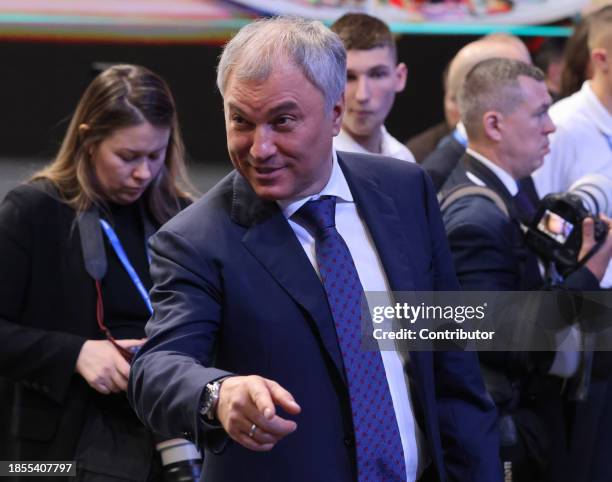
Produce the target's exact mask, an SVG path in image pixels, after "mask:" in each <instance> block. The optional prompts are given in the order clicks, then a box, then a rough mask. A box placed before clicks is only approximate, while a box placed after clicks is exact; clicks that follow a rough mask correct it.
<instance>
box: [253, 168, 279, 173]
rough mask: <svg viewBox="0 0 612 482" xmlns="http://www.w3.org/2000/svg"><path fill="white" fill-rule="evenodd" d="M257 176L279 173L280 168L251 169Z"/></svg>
mask: <svg viewBox="0 0 612 482" xmlns="http://www.w3.org/2000/svg"><path fill="white" fill-rule="evenodd" d="M253 169H254V170H255V172H256V173H257V174H262V175H265V174H271V173H273V172H276V171H279V170H281V169H282V167H253Z"/></svg>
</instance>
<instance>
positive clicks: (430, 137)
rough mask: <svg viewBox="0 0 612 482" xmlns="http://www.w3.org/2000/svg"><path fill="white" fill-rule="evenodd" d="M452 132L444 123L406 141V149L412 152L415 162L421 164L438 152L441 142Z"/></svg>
mask: <svg viewBox="0 0 612 482" xmlns="http://www.w3.org/2000/svg"><path fill="white" fill-rule="evenodd" d="M451 131H452V129H451V128H450V127H449V126H448V124H447V123H446V121H442V122H440V123H438V124H436V125H434V126H431V127H429V128H428V129H426V130H424V131H423V132H419V133H418V134H416V135H414V136H412V137H411V138H410V139H408V140H407V141H406V147H407V148H408V149H409V150H410V152H412V155H413V156H414V159H415V161H416V162H417V163H419V164H421V163H422V162H423V160H424V159H425V158H426V157H427V156H428V155H429V154H431V153H432V152H433V151H435V150H436V147H438V144H439V143H440V141H441V140H442V139H443V138H444V137H446V136H447V135H448V134H449V133H450V132H451Z"/></svg>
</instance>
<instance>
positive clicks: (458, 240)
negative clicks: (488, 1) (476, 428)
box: [443, 58, 612, 482]
mask: <svg viewBox="0 0 612 482" xmlns="http://www.w3.org/2000/svg"><path fill="white" fill-rule="evenodd" d="M544 80H545V77H544V74H543V73H542V72H541V71H540V70H539V69H538V68H536V67H533V66H532V65H529V64H526V63H524V62H520V61H517V60H511V59H502V58H497V59H488V60H484V61H482V62H480V63H478V64H476V66H475V67H473V69H472V70H471V71H470V72H469V73H468V75H467V77H466V80H465V82H464V84H463V86H462V87H461V90H460V93H459V110H460V111H461V119H462V121H463V123H464V125H465V129H466V131H467V137H468V146H467V150H466V154H465V155H464V156H463V158H462V159H461V162H460V163H459V165H458V166H457V167H456V168H455V169H454V170H453V172H452V173H451V175H450V177H449V179H448V181H447V182H446V184H445V185H444V187H443V197H447V196H449V194H450V193H451V192H453V191H455V192H457V190H458V189H459V188H460V187H464V186H467V185H469V186H480V187H486V188H488V189H489V190H490V192H492V193H493V194H494V195H496V196H497V197H498V200H499V204H496V203H495V202H494V201H493V199H491V198H489V197H487V196H481V195H470V196H465V197H461V198H459V199H458V200H456V201H455V202H453V203H452V204H450V205H448V207H446V208H445V209H444V213H443V219H444V224H445V227H446V231H447V234H448V238H449V242H450V247H451V251H452V255H453V258H454V263H455V268H456V270H457V275H458V277H459V281H460V283H461V285H462V287H463V288H464V289H466V290H483V291H485V290H486V291H497V290H499V291H504V290H507V291H527V290H537V289H541V288H543V286H544V279H543V277H542V274H541V273H540V268H539V265H538V259H537V257H536V255H535V253H534V252H532V251H531V250H530V248H529V246H528V245H527V244H526V242H525V239H524V234H523V231H522V229H521V222H522V221H524V220H526V219H528V218H529V217H530V212H529V211H530V206H529V204H530V203H531V202H533V197H534V196H536V195H535V194H534V193H533V192H532V193H529V192H528V189H529V188H531V190H532V191H533V182H532V180H531V178H530V175H531V173H532V172H533V171H534V170H535V169H537V168H538V167H540V166H541V165H542V162H543V158H544V156H545V155H546V154H547V153H548V151H549V142H548V135H549V134H550V133H552V132H553V131H554V130H555V127H554V125H553V123H552V121H551V119H550V117H549V116H548V108H549V107H550V104H551V98H550V95H549V93H548V90H547V87H546V83H545V81H544ZM519 180H520V181H521V182H519ZM536 202H537V199H536ZM504 208H505V209H504ZM533 208H534V206H531V209H533ZM504 211H506V212H504ZM605 220H606V222H607V223H608V224H609V225H610V226H612V224H611V223H610V220H609V219H607V218H606V219H605ZM580 229H582V231H583V233H582V235H583V243H582V250H581V253H580V258H582V257H583V256H585V255H586V253H588V252H589V251H590V249H591V248H592V247H593V245H594V237H593V220H592V219H587V220H585V222H584V223H583V225H582V226H581V227H580ZM611 255H612V236H609V237H608V239H607V241H606V242H605V243H604V244H603V245H602V247H601V248H600V249H599V251H597V252H596V253H595V254H594V255H593V256H592V257H591V258H590V259H589V260H588V261H587V262H586V264H585V266H583V267H581V268H579V269H578V270H576V271H574V272H573V273H572V274H570V275H569V276H567V277H566V278H565V279H564V280H562V281H561V282H560V284H561V286H562V287H563V289H571V290H597V289H598V286H599V281H598V280H600V279H601V278H602V277H603V274H604V271H605V268H606V266H607V264H608V261H609V259H610V256H611ZM517 329H518V327H517ZM575 346H578V344H576V345H575ZM480 357H481V362H482V365H483V369H484V370H485V371H484V373H485V380H486V382H487V388H489V391H490V392H491V393H492V394H493V396H494V398H495V401H496V403H497V404H498V408H499V413H500V420H501V422H500V425H501V426H502V427H504V430H502V436H501V440H502V448H501V455H502V461H503V462H504V468H507V471H508V472H510V471H511V472H512V477H513V478H512V480H514V481H517V482H521V481H529V482H535V481H543V480H551V481H552V480H554V481H562V480H570V478H566V477H567V474H568V470H567V466H566V465H565V464H566V462H567V460H568V454H567V446H568V441H567V439H566V436H567V432H568V430H567V428H566V422H568V420H567V419H566V416H565V414H564V410H565V409H566V406H565V405H564V403H563V397H562V392H563V387H564V385H565V380H566V379H567V378H569V377H571V376H572V375H574V374H575V373H576V372H577V370H578V368H579V363H578V362H579V357H578V355H577V353H573V352H571V351H568V352H559V353H557V354H554V353H545V352H532V353H526V352H519V351H515V352H507V353H502V352H481V353H480ZM571 480H573V479H571Z"/></svg>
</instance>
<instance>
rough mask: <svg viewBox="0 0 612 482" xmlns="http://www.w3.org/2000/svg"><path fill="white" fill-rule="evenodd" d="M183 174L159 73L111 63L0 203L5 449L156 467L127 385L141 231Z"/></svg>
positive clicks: (112, 469) (143, 285)
mask: <svg viewBox="0 0 612 482" xmlns="http://www.w3.org/2000/svg"><path fill="white" fill-rule="evenodd" d="M179 183H181V184H182V185H183V186H188V185H189V184H188V183H187V180H186V177H185V167H184V149H183V143H182V140H181V135H180V132H179V127H178V121H177V115H176V108H175V104H174V100H173V98H172V94H171V93H170V90H169V88H168V86H167V85H166V83H165V82H164V81H163V80H162V79H161V78H160V77H159V76H157V75H156V74H154V73H153V72H151V71H149V70H147V69H145V68H143V67H138V66H132V65H118V66H114V67H111V68H109V69H107V70H105V71H104V72H102V73H101V74H100V75H98V76H97V77H96V78H95V79H94V80H93V81H92V83H91V84H90V85H89V87H88V88H87V90H86V91H85V93H84V95H83V97H82V98H81V100H80V102H79V104H78V106H77V108H76V111H75V113H74V115H73V117H72V120H71V122H70V125H69V127H68V131H67V133H66V136H65V138H64V140H63V142H62V145H61V147H60V150H59V153H58V154H57V157H56V158H55V160H54V161H53V162H52V163H51V164H50V165H49V166H47V167H45V168H44V169H42V170H41V171H39V172H38V173H36V174H35V175H34V176H33V177H32V179H31V180H30V181H29V182H28V183H26V184H25V185H22V186H19V187H17V188H16V189H14V190H12V191H11V192H10V193H9V194H8V195H7V196H6V198H5V200H4V202H3V203H2V205H1V206H0V259H2V264H3V266H2V270H0V376H2V377H5V378H7V379H10V380H11V381H12V382H13V383H14V387H13V388H14V390H13V391H14V397H13V401H12V409H11V413H10V417H11V425H12V427H11V433H10V434H8V444H9V448H10V452H11V453H10V455H11V458H12V459H13V460H21V461H28V460H56V461H57V460H64V461H67V460H76V462H77V477H78V479H79V480H88V481H89V480H105V481H106V480H134V481H135V480H141V481H146V480H159V479H160V473H161V471H160V465H159V457H158V456H157V453H156V451H155V447H154V440H153V437H152V435H151V434H150V433H149V432H147V431H146V430H145V429H144V427H143V426H142V425H141V424H140V422H139V421H138V419H137V418H136V416H135V414H134V413H133V411H132V410H131V408H130V407H129V405H128V403H127V400H126V398H125V396H124V392H125V390H126V388H127V380H128V375H129V370H130V366H129V360H130V357H131V355H132V353H133V352H134V351H135V350H137V349H138V347H139V346H140V345H141V344H142V343H143V342H144V336H145V332H144V325H145V323H146V321H147V319H148V317H149V315H150V303H149V300H148V289H150V288H151V284H152V283H151V278H150V276H149V271H148V256H147V249H146V240H147V237H148V236H149V235H150V234H152V232H153V231H155V230H156V229H157V228H158V227H159V226H160V225H161V224H162V223H164V222H165V221H167V220H168V219H170V218H171V217H172V216H173V215H174V214H176V213H177V212H178V211H179V210H180V209H181V208H182V207H184V206H186V204H188V203H189V199H190V198H189V195H188V194H187V192H186V191H185V190H183V188H181V187H179ZM0 396H3V395H2V393H0ZM3 438H7V437H3ZM21 475H23V474H21ZM20 480H22V479H20ZM72 480H74V479H72Z"/></svg>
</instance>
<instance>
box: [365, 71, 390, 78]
mask: <svg viewBox="0 0 612 482" xmlns="http://www.w3.org/2000/svg"><path fill="white" fill-rule="evenodd" d="M388 75H389V73H388V72H387V71H386V70H375V71H374V72H371V73H370V77H372V78H373V79H382V78H383V77H387V76H388Z"/></svg>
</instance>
